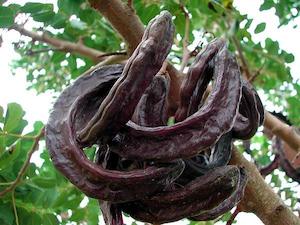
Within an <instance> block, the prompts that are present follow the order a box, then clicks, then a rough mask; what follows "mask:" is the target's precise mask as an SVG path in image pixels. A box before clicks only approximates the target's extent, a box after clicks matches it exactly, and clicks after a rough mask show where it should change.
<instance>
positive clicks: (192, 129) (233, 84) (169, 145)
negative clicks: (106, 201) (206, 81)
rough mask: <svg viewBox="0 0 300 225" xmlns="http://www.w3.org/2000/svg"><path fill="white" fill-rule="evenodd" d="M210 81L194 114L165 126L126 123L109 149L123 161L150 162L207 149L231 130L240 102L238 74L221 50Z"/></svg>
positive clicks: (230, 59) (226, 52) (188, 156)
mask: <svg viewBox="0 0 300 225" xmlns="http://www.w3.org/2000/svg"><path fill="white" fill-rule="evenodd" d="M214 79H215V81H214V84H213V89H212V92H211V94H210V95H209V96H208V99H207V101H206V103H205V104H204V105H203V106H202V108H200V109H199V110H198V111H197V112H196V113H194V114H193V115H191V116H189V117H188V118H187V119H185V120H184V121H182V122H178V123H176V124H174V125H172V126H168V127H166V126H160V127H153V128H152V127H143V126H139V125H137V124H135V123H133V122H131V121H129V122H128V123H127V125H126V127H125V128H124V129H122V130H121V131H120V132H119V133H118V135H117V136H116V137H115V138H114V139H113V141H112V143H110V145H111V150H112V151H115V152H116V153H118V154H119V155H121V156H122V157H124V158H128V159H133V160H153V161H170V160H174V159H178V158H190V157H193V156H196V155H197V154H199V153H200V152H202V151H204V150H207V149H208V148H209V147H210V146H212V145H214V144H215V143H216V142H217V141H218V139H219V138H220V137H221V136H222V135H223V134H225V133H227V132H228V131H230V130H231V128H232V127H233V123H234V121H235V118H236V114H237V110H238V104H239V101H240V94H241V80H240V71H239V68H238V65H237V63H236V61H235V59H234V58H233V57H232V56H231V55H230V54H229V52H228V51H227V50H226V49H225V48H223V49H222V50H220V52H219V53H218V54H217V56H216V59H215V67H214Z"/></svg>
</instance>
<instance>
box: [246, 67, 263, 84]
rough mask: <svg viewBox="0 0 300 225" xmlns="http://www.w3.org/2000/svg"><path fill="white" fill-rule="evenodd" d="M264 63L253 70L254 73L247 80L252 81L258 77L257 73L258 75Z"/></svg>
mask: <svg viewBox="0 0 300 225" xmlns="http://www.w3.org/2000/svg"><path fill="white" fill-rule="evenodd" d="M264 66H265V64H262V65H261V67H260V68H258V70H257V71H256V72H255V74H253V75H252V76H251V77H250V78H249V82H250V83H253V82H254V80H255V79H256V78H257V77H258V75H260V73H261V71H262V69H263V68H264Z"/></svg>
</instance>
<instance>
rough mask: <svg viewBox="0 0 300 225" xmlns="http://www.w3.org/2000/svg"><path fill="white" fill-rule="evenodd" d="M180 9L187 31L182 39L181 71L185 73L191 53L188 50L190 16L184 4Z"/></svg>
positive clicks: (180, 5)
mask: <svg viewBox="0 0 300 225" xmlns="http://www.w3.org/2000/svg"><path fill="white" fill-rule="evenodd" d="M179 8H180V9H181V11H182V12H183V14H184V17H185V31H184V37H183V39H182V49H183V54H182V61H181V65H180V70H179V71H180V72H183V70H184V68H185V67H186V65H187V64H188V61H189V59H190V51H189V49H188V45H189V36H190V16H189V13H188V11H187V10H186V8H185V7H184V5H183V4H182V3H180V4H179Z"/></svg>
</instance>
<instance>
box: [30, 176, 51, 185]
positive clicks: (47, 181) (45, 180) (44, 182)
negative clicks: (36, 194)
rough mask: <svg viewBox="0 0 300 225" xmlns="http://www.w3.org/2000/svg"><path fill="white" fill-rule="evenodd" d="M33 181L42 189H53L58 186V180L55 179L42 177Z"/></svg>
mask: <svg viewBox="0 0 300 225" xmlns="http://www.w3.org/2000/svg"><path fill="white" fill-rule="evenodd" d="M31 181H32V182H33V183H34V184H36V185H37V186H38V187H41V188H53V187H55V186H56V180H55V178H54V177H46V176H43V175H41V176H39V177H34V178H32V179H31Z"/></svg>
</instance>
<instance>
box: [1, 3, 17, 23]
mask: <svg viewBox="0 0 300 225" xmlns="http://www.w3.org/2000/svg"><path fill="white" fill-rule="evenodd" d="M14 19H15V18H14V11H13V10H12V9H10V8H9V7H4V6H0V28H8V27H10V26H11V25H13V23H14Z"/></svg>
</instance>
